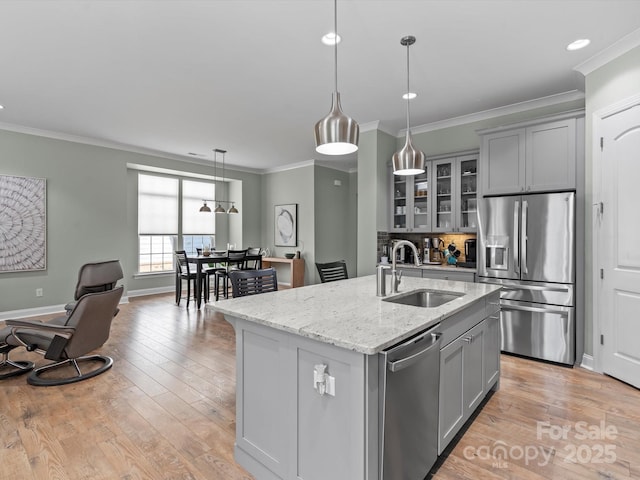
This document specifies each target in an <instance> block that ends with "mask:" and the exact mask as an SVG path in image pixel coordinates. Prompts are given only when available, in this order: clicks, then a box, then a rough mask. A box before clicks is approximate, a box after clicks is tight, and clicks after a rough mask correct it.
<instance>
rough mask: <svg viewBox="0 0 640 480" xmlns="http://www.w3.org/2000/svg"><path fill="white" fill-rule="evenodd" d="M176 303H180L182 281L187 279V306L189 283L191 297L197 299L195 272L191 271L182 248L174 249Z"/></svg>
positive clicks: (189, 296) (189, 295)
mask: <svg viewBox="0 0 640 480" xmlns="http://www.w3.org/2000/svg"><path fill="white" fill-rule="evenodd" d="M175 255H176V305H180V300H181V299H182V282H183V281H184V280H186V281H187V308H189V299H190V298H191V284H192V283H193V299H194V300H196V301H197V298H196V292H197V291H198V289H197V288H196V281H197V279H198V277H197V274H196V272H192V271H191V268H190V266H189V260H188V258H187V252H185V251H184V250H176V252H175Z"/></svg>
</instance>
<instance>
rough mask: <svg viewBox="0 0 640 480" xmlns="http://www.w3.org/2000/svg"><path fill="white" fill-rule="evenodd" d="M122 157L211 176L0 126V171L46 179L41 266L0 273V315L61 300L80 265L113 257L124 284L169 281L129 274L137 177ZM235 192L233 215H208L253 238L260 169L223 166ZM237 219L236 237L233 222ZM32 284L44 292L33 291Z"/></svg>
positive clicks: (164, 285) (134, 286)
mask: <svg viewBox="0 0 640 480" xmlns="http://www.w3.org/2000/svg"><path fill="white" fill-rule="evenodd" d="M127 164H136V165H143V166H146V167H152V168H155V169H161V170H162V171H166V172H169V171H171V172H173V173H177V174H180V173H182V174H184V175H189V174H197V175H205V176H211V175H212V174H213V168H212V167H211V166H209V165H200V164H196V163H190V162H184V161H177V160H171V159H167V158H162V157H155V156H150V155H143V154H138V153H132V152H127V151H123V150H116V149H112V148H105V147H99V146H93V145H86V144H80V143H75V142H70V141H65V140H57V139H51V138H46V137H40V136H34V135H27V134H23V133H16V132H10V131H0V174H2V175H17V176H31V177H42V178H46V179H47V269H46V270H45V271H42V272H22V273H1V274H0V292H2V295H1V296H0V318H5V317H7V316H10V315H11V312H14V311H16V310H26V309H29V310H30V312H31V313H32V314H35V313H37V311H38V309H43V311H45V309H49V310H51V309H52V307H56V306H57V307H61V306H62V305H64V304H65V303H66V302H68V301H69V300H70V299H71V297H72V295H73V291H74V288H75V282H76V279H77V275H78V269H79V268H80V266H81V265H82V264H84V263H86V262H89V261H95V260H101V259H112V258H117V259H120V261H121V262H122V265H123V269H124V273H125V277H124V280H123V284H124V285H125V288H126V291H127V292H130V291H135V290H147V289H160V290H162V289H164V290H168V291H170V290H171V289H172V288H173V287H172V286H173V282H174V278H173V275H163V276H145V277H134V275H135V273H136V269H137V260H136V258H137V257H136V255H137V216H136V210H137V194H136V192H137V181H136V171H135V170H131V169H129V168H127ZM226 173H227V176H228V177H229V178H231V179H233V180H238V181H242V183H241V188H240V189H239V190H238V188H239V187H238V185H240V183H239V182H238V183H234V184H233V185H234V186H233V187H232V188H231V189H230V190H233V188H235V189H236V190H235V191H234V195H236V194H237V195H240V199H241V200H240V202H241V203H240V202H239V205H237V206H238V208H240V211H241V214H240V215H238V216H237V218H233V219H231V224H229V225H228V226H227V225H226V224H225V222H226V221H228V218H227V216H224V218H220V219H216V221H218V222H220V223H219V229H220V231H221V232H222V231H228V232H229V241H231V242H237V243H241V244H244V243H245V242H248V243H251V244H253V243H254V242H255V243H259V241H260V240H261V238H262V234H261V228H262V225H261V221H262V215H261V212H260V207H259V205H260V201H261V198H260V197H261V185H260V175H256V174H253V173H246V172H235V171H233V170H227V172H226ZM233 222H239V223H241V224H242V228H241V230H242V237H241V238H234V235H237V233H236V232H237V230H238V228H237V226H235V225H234V224H233ZM36 288H42V289H43V291H44V296H42V297H36V296H35V290H36ZM3 313H4V315H3Z"/></svg>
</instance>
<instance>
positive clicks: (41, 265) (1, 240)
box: [0, 175, 47, 272]
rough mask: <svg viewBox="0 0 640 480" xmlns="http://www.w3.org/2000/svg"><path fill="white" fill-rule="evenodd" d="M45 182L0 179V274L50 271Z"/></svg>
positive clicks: (12, 177) (13, 178) (26, 178)
mask: <svg viewBox="0 0 640 480" xmlns="http://www.w3.org/2000/svg"><path fill="white" fill-rule="evenodd" d="M46 185H47V184H46V179H44V178H32V177H14V176H8V175H0V272H22V271H31V270H45V269H46V268H47V187H46Z"/></svg>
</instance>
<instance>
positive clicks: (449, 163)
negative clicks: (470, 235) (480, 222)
mask: <svg viewBox="0 0 640 480" xmlns="http://www.w3.org/2000/svg"><path fill="white" fill-rule="evenodd" d="M432 170H433V174H434V175H435V177H434V181H433V186H434V189H435V199H434V202H433V217H432V218H433V228H432V231H433V232H475V231H476V198H477V182H476V177H477V174H478V154H477V153H474V154H470V155H458V156H455V157H448V158H443V159H441V160H434V161H433V168H432Z"/></svg>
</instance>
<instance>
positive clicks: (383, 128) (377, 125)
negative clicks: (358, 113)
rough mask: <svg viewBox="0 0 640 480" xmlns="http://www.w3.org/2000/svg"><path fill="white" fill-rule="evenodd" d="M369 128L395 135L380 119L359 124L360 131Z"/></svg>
mask: <svg viewBox="0 0 640 480" xmlns="http://www.w3.org/2000/svg"><path fill="white" fill-rule="evenodd" d="M371 130H380V131H381V132H384V133H386V134H388V135H391V136H392V137H395V136H396V134H395V133H393V132H392V131H391V129H389V128H388V127H386V126H385V125H384V124H383V123H382V122H381V121H380V120H376V121H374V122H367V123H363V124H362V125H360V131H361V132H370V131H371Z"/></svg>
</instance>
